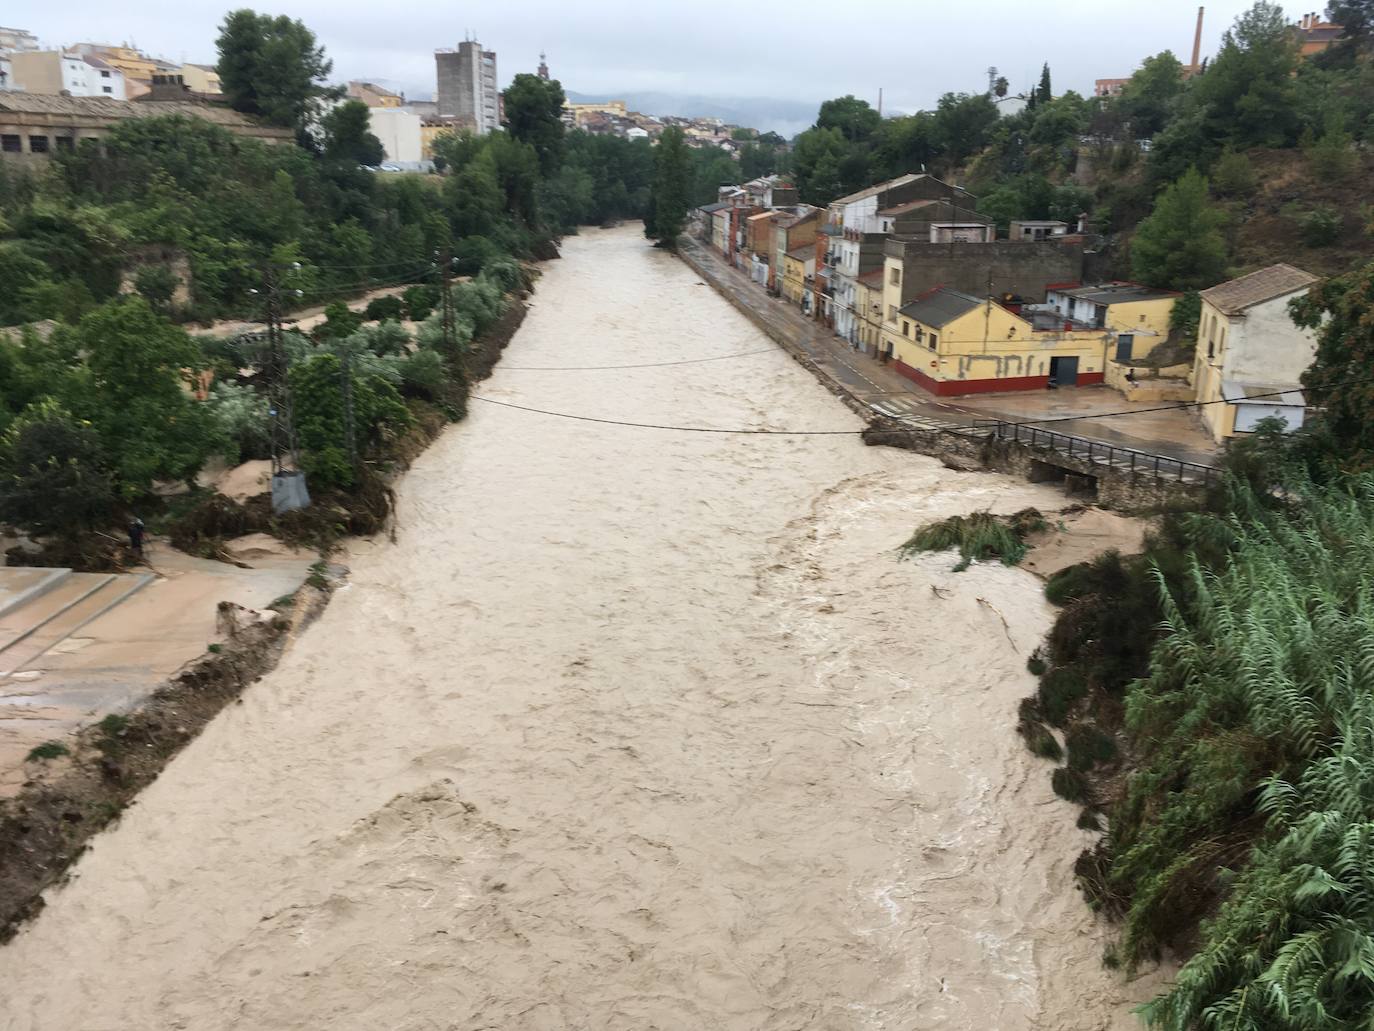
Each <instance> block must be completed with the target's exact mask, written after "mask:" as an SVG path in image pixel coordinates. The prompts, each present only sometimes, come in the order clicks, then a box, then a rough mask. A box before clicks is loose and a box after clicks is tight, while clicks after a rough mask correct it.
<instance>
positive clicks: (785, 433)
mask: <svg viewBox="0 0 1374 1031" xmlns="http://www.w3.org/2000/svg"><path fill="white" fill-rule="evenodd" d="M468 399H469V400H471V401H485V402H486V403H487V404H489V405H499V406H501V407H502V408H514V409H516V410H518V411H521V412H533V413H534V414H535V415H551V416H553V417H555V418H558V419H571V420H573V421H574V422H595V423H601V424H602V425H605V426H630V427H634V428H635V429H641V430H673V431H675V432H677V433H729V434H737V435H743V436H758V437H857V436H859V435H860V434H862V433H863V432H864V431H863V430H753V429H734V428H728V427H727V428H722V427H716V426H667V425H664V424H662V423H653V422H626V421H624V420H621V419H598V418H595V417H593V416H590V415H571V414H569V413H568V412H550V411H547V410H545V409H543V408H530V407H527V406H525V405H517V404H514V403H512V402H510V401H497V400H496V399H495V398H490V397H479V396H478V395H476V394H471V395H469V398H468Z"/></svg>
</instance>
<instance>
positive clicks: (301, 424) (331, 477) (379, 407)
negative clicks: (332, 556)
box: [291, 354, 410, 487]
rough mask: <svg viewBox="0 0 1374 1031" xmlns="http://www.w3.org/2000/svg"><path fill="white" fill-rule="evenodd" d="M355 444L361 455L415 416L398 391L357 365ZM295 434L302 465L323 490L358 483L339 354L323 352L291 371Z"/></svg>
mask: <svg viewBox="0 0 1374 1031" xmlns="http://www.w3.org/2000/svg"><path fill="white" fill-rule="evenodd" d="M352 387H353V419H354V427H353V428H354V433H355V434H356V437H357V439H356V440H355V442H354V443H355V445H356V447H357V448H358V450H359V451H361V450H362V449H363V448H364V447H366V446H367V444H369V443H370V442H373V441H376V440H377V439H379V437H380V435H381V434H382V433H383V432H385V431H387V430H396V429H401V428H403V427H405V426H406V425H408V424H409V422H410V415H409V413H408V412H407V411H406V407H405V402H404V401H402V400H401V397H400V395H399V394H398V393H397V392H396V388H395V387H393V386H392V385H391V384H390V383H388V382H386V380H384V379H382V378H381V377H379V376H377V375H373V374H368V373H367V372H366V371H364V370H363V369H360V368H357V367H356V366H355V369H354V375H353V377H352ZM291 393H292V400H293V401H294V415H295V425H296V434H297V437H298V439H299V441H300V445H301V447H302V448H303V449H304V450H305V454H304V455H302V458H301V462H302V464H303V465H304V466H305V470H306V472H307V473H309V474H310V476H311V478H312V480H313V481H314V482H315V483H316V484H317V485H318V486H321V487H349V486H352V484H353V482H354V471H353V467H352V466H351V465H350V464H349V460H348V450H349V448H348V443H349V442H348V435H347V423H346V420H345V417H344V394H343V363H342V362H341V361H340V359H339V357H338V355H335V354H321V355H316V356H315V357H313V358H310V359H309V360H308V361H305V362H302V363H301V364H299V365H296V366H295V367H294V368H293V369H292V370H291Z"/></svg>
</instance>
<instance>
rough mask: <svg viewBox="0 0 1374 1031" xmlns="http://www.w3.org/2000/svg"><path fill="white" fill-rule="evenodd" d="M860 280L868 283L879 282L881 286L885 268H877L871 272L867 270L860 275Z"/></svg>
mask: <svg viewBox="0 0 1374 1031" xmlns="http://www.w3.org/2000/svg"><path fill="white" fill-rule="evenodd" d="M859 282H860V283H864V284H866V285H871V284H873V283H877V284H879V285H880V286H881V285H882V282H883V270H882V269H880V268H875V269H873V270H872V271H871V272H865V273H864V274H863V275H861V276H859Z"/></svg>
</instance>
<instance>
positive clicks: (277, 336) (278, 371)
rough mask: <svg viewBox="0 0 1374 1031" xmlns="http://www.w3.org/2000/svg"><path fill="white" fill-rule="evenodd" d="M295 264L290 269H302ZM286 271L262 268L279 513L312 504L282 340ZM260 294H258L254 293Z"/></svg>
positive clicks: (274, 491) (274, 487) (275, 503)
mask: <svg viewBox="0 0 1374 1031" xmlns="http://www.w3.org/2000/svg"><path fill="white" fill-rule="evenodd" d="M299 267H300V266H299V264H294V265H292V266H291V268H293V269H295V268H299ZM281 271H283V270H282V269H280V268H279V267H278V266H276V265H273V264H271V263H270V262H269V263H268V264H267V265H266V266H265V267H264V268H263V274H262V283H263V293H264V296H265V300H266V312H265V315H266V322H267V359H266V361H265V362H264V363H263V372H264V374H265V376H266V379H267V412H268V419H269V427H268V437H269V440H270V442H271V443H270V447H271V457H272V511H273V512H274V513H277V514H281V513H282V512H290V511H292V510H293V509H297V508H305V507H306V506H308V505H309V504H310V494H309V492H308V491H307V489H306V485H305V474H304V473H303V472H301V456H300V448H299V447H298V445H297V443H296V426H295V422H294V420H293V419H292V415H291V383H290V376H289V373H290V369H289V367H288V362H287V358H286V348H285V346H284V344H283V340H282V325H281V316H282V306H281V284H280V278H279V274H280V272H281ZM252 292H253V293H257V291H256V290H255V291H252Z"/></svg>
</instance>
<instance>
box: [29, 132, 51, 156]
mask: <svg viewBox="0 0 1374 1031" xmlns="http://www.w3.org/2000/svg"><path fill="white" fill-rule="evenodd" d="M47 152H48V138H47V137H46V136H30V137H29V153H30V154H46V153H47Z"/></svg>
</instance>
